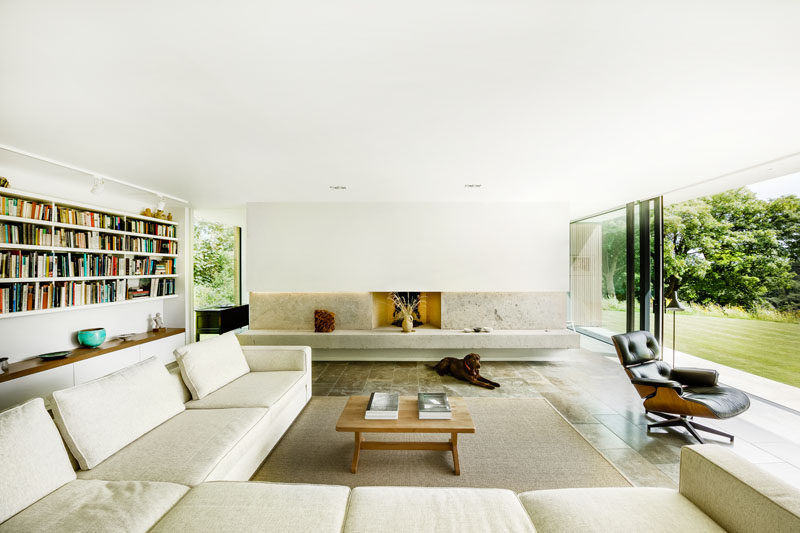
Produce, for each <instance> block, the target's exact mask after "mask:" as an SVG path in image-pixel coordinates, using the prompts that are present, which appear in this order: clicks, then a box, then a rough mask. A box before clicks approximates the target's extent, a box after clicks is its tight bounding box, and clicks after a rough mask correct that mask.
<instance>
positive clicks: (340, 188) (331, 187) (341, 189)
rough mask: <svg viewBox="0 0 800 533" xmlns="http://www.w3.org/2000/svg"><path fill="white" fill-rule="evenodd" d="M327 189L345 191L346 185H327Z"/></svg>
mask: <svg viewBox="0 0 800 533" xmlns="http://www.w3.org/2000/svg"><path fill="white" fill-rule="evenodd" d="M328 188H329V189H331V190H332V191H346V190H347V185H328Z"/></svg>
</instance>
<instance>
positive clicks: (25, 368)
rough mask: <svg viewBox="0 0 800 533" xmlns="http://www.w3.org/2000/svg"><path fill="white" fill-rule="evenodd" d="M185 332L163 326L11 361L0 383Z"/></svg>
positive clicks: (182, 329)
mask: <svg viewBox="0 0 800 533" xmlns="http://www.w3.org/2000/svg"><path fill="white" fill-rule="evenodd" d="M185 332H186V330H185V329H184V328H165V329H163V330H162V331H158V332H156V331H147V332H144V333H137V334H136V335H134V336H133V337H132V338H131V339H129V340H126V341H123V340H120V339H112V340H109V341H106V342H104V343H103V344H101V345H100V346H98V347H97V348H75V349H74V350H72V351H71V352H70V354H69V355H68V356H66V357H63V358H61V359H50V360H49V361H44V360H42V359H39V358H38V357H32V358H31V359H25V360H22V361H17V362H16V363H11V364H10V365H8V372H5V373H4V374H0V383H2V382H4V381H11V380H12V379H17V378H21V377H24V376H29V375H31V374H36V373H38V372H44V371H45V370H50V369H52V368H57V367H59V366H64V365H70V364H72V363H77V362H78V361H83V360H84V359H91V358H92V357H97V356H99V355H104V354H107V353H111V352H116V351H117V350H124V349H125V348H131V347H132V346H137V345H139V344H145V343H148V342H153V341H157V340H159V339H163V338H166V337H171V336H173V335H180V334H181V333H185Z"/></svg>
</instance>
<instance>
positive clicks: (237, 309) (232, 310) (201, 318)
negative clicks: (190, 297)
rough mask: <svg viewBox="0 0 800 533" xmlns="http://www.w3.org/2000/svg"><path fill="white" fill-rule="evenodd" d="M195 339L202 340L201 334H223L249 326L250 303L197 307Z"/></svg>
mask: <svg viewBox="0 0 800 533" xmlns="http://www.w3.org/2000/svg"><path fill="white" fill-rule="evenodd" d="M194 312H195V317H196V318H195V340H198V341H199V340H200V334H201V333H203V334H217V335H221V334H223V333H227V332H228V331H233V330H234V329H239V328H243V327H245V326H247V325H248V324H249V323H250V306H249V305H231V306H223V307H209V308H207V309H195V311H194Z"/></svg>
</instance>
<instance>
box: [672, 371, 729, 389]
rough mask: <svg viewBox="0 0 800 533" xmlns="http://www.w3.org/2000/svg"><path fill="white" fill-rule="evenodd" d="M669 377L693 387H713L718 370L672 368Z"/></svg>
mask: <svg viewBox="0 0 800 533" xmlns="http://www.w3.org/2000/svg"><path fill="white" fill-rule="evenodd" d="M669 379H672V380H675V381H677V382H679V383H681V384H683V385H689V386H694V387H714V386H716V384H717V379H719V372H717V371H716V370H711V369H709V368H673V369H672V370H671V371H670V374H669Z"/></svg>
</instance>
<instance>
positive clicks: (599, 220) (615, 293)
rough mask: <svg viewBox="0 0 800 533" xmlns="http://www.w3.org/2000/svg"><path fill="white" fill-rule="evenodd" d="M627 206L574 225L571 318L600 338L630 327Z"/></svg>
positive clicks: (572, 225) (571, 251)
mask: <svg viewBox="0 0 800 533" xmlns="http://www.w3.org/2000/svg"><path fill="white" fill-rule="evenodd" d="M625 217H626V214H625V209H618V210H616V211H612V212H609V213H604V214H602V215H598V216H594V217H590V218H587V219H583V220H580V221H578V222H573V223H572V224H571V225H570V320H571V322H572V323H573V324H574V325H575V327H576V328H579V329H580V330H581V331H583V332H584V333H586V334H588V335H591V336H596V337H599V338H610V335H613V334H615V333H622V332H624V331H625V330H626V326H625V317H626V308H627V303H626V293H627V283H628V280H627V265H626V250H627V245H626V222H625Z"/></svg>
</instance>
